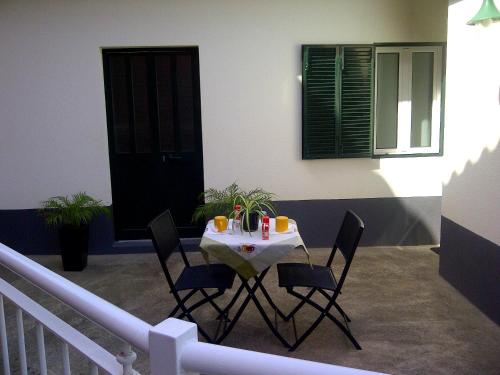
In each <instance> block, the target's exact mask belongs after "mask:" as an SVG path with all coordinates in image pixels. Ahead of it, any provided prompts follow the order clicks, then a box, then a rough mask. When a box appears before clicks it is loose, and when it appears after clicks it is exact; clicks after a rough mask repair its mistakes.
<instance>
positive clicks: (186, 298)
mask: <svg viewBox="0 0 500 375" xmlns="http://www.w3.org/2000/svg"><path fill="white" fill-rule="evenodd" d="M197 291H198V289H193V290H191V291H190V292H189V293H188V294H186V295H185V296H184V297H183V298H182V300H181V301H182V303H185V302H186V301H187V300H188V299H189V298H191V297H192V296H193V295H194V294H195V293H196V292H197ZM179 308H180V307H179V304H177V306H175V308H174V309H173V310H172V311H171V312H170V314H168V317H169V318H171V317H173V316H175V314H177V311H179Z"/></svg>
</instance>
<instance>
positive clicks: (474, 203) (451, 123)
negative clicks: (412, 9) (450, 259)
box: [442, 0, 500, 244]
mask: <svg viewBox="0 0 500 375" xmlns="http://www.w3.org/2000/svg"><path fill="white" fill-rule="evenodd" d="M496 4H497V6H500V2H499V1H498V0H497V1H496ZM480 6H481V1H480V0H464V1H460V2H455V3H454V4H451V5H450V6H449V9H448V57H447V81H446V128H445V131H446V134H445V158H444V162H445V165H444V167H445V175H444V187H443V202H442V213H443V216H446V217H447V218H449V219H451V220H453V221H455V222H456V223H458V224H460V225H462V226H464V227H465V228H467V229H469V230H471V231H473V232H475V233H477V234H479V235H481V236H483V237H485V238H486V239H488V240H490V241H492V242H494V243H496V244H500V230H499V229H500V226H499V222H500V23H495V24H492V25H490V26H488V27H482V26H474V27H473V26H468V25H466V22H467V21H468V20H469V19H471V18H472V17H473V16H474V15H475V14H476V12H477V11H478V10H479V8H480Z"/></svg>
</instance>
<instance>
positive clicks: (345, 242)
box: [326, 210, 365, 292]
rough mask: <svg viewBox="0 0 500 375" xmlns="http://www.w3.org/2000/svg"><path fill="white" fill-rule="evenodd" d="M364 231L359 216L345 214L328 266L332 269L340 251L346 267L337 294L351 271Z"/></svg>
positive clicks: (350, 212)
mask: <svg viewBox="0 0 500 375" xmlns="http://www.w3.org/2000/svg"><path fill="white" fill-rule="evenodd" d="M364 229H365V224H364V223H363V220H361V219H360V218H359V216H358V215H356V214H355V213H354V212H352V211H351V210H349V211H347V212H346V213H345V215H344V220H343V221H342V225H341V227H340V230H339V232H338V234H337V238H336V239H335V243H334V245H333V248H332V252H331V254H330V257H329V258H328V262H327V264H326V265H327V267H331V265H332V262H333V258H334V257H335V253H336V252H337V250H340V252H341V254H342V256H343V257H344V259H345V266H344V269H343V270H342V275H341V276H340V279H339V282H338V284H337V290H336V292H340V289H341V288H342V284H343V283H344V280H345V277H346V276H347V271H349V267H350V266H351V262H352V259H353V258H354V254H355V253H356V249H357V248H358V244H359V240H360V239H361V235H362V234H363V230H364Z"/></svg>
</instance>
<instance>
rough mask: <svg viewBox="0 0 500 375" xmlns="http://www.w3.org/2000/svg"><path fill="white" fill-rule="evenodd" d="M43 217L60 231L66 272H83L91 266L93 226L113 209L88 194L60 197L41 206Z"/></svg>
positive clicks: (48, 200) (80, 193) (81, 193)
mask: <svg viewBox="0 0 500 375" xmlns="http://www.w3.org/2000/svg"><path fill="white" fill-rule="evenodd" d="M41 206H42V208H41V209H40V213H41V215H42V216H43V217H44V218H45V221H46V223H47V225H49V226H51V227H55V228H57V229H58V231H59V243H60V248H61V257H62V263H63V268H64V270H65V271H81V270H83V269H84V268H85V267H86V266H87V255H88V243H89V223H90V221H91V220H92V219H93V218H95V217H96V216H98V215H100V214H105V215H107V216H109V215H110V211H109V208H108V207H106V206H104V204H103V203H102V201H100V200H96V199H94V198H92V197H91V196H89V195H87V194H86V193H85V192H79V193H76V194H73V195H72V196H71V197H68V196H57V197H52V198H49V199H47V200H46V201H43V202H42V203H41Z"/></svg>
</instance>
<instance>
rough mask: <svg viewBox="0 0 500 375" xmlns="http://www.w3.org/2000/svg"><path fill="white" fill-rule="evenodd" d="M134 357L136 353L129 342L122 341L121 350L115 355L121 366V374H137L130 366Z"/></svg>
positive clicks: (135, 357)
mask: <svg viewBox="0 0 500 375" xmlns="http://www.w3.org/2000/svg"><path fill="white" fill-rule="evenodd" d="M136 359H137V354H136V353H135V352H134V351H133V350H132V346H131V345H130V344H129V343H126V342H124V343H123V345H122V350H121V351H120V353H118V354H117V355H116V360H117V361H118V362H119V363H120V364H121V365H122V366H123V375H137V374H139V373H138V372H137V371H135V370H134V369H133V368H132V365H133V363H134V362H135V360H136Z"/></svg>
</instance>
